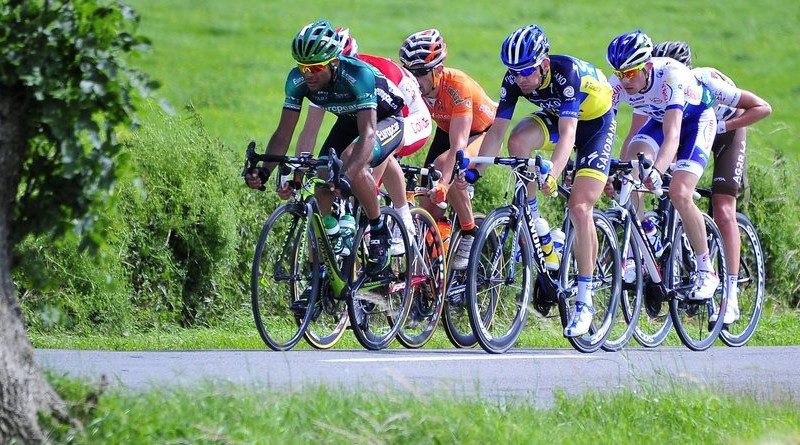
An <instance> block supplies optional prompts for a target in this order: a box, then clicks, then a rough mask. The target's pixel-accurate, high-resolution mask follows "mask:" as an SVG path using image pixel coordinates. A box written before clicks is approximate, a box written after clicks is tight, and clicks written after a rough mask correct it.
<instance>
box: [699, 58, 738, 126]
mask: <svg viewBox="0 0 800 445" xmlns="http://www.w3.org/2000/svg"><path fill="white" fill-rule="evenodd" d="M692 74H694V77H696V78H697V80H699V81H700V82H702V83H703V85H705V86H706V88H708V89H709V90H711V94H712V95H713V96H714V114H716V115H717V120H718V121H726V120H728V119H730V118H732V117H733V116H734V115H735V114H736V108H737V106H738V105H739V99H741V98H742V90H740V89H739V88H736V84H735V83H733V81H732V80H731V79H730V77H728V76H726V75H724V74H722V73H721V72H719V71H717V70H716V69H714V68H707V67H705V68H695V69H693V70H692Z"/></svg>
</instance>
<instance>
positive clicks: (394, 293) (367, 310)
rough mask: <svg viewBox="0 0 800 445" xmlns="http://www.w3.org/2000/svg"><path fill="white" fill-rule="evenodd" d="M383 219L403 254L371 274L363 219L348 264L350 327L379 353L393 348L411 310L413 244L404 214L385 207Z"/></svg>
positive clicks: (399, 254) (366, 232)
mask: <svg viewBox="0 0 800 445" xmlns="http://www.w3.org/2000/svg"><path fill="white" fill-rule="evenodd" d="M381 219H382V220H383V223H384V224H386V226H387V228H388V229H389V231H390V232H394V233H395V236H398V237H399V238H400V241H401V245H402V248H401V249H399V250H401V251H402V253H391V258H390V260H389V264H388V266H386V267H385V268H384V269H382V270H381V271H378V272H374V271H373V272H369V273H368V271H367V262H368V257H369V255H368V251H367V245H368V244H369V239H370V231H369V225H368V224H366V221H364V220H362V224H360V228H359V230H358V232H357V233H356V235H355V237H354V238H353V252H352V253H351V254H350V260H349V261H348V264H349V267H346V268H345V270H348V269H349V270H351V271H352V273H349V274H347V276H348V277H350V280H349V282H348V286H347V288H348V292H347V300H348V301H347V303H348V304H347V310H348V313H349V315H350V327H351V328H353V333H354V334H355V336H356V339H357V340H358V342H359V343H361V345H362V346H364V347H365V348H367V349H370V350H379V349H383V348H386V347H387V346H389V343H391V342H392V340H394V338H395V336H396V335H397V332H398V330H399V329H400V327H401V326H403V324H404V323H405V321H406V317H408V312H409V310H410V308H411V289H412V287H411V277H412V270H411V258H412V256H413V253H412V248H413V247H412V244H411V240H410V239H409V237H408V232H407V231H406V229H405V226H404V225H403V221H402V219H401V217H400V214H399V213H397V211H395V210H394V209H391V208H389V207H381Z"/></svg>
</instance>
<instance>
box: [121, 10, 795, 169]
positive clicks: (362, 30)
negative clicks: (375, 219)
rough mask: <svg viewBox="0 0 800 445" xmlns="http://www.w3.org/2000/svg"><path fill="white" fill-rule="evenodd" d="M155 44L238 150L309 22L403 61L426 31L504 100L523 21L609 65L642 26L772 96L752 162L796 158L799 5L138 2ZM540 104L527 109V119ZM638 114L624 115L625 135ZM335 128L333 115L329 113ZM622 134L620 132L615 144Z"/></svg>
mask: <svg viewBox="0 0 800 445" xmlns="http://www.w3.org/2000/svg"><path fill="white" fill-rule="evenodd" d="M131 3H132V5H133V6H134V7H135V8H136V9H137V10H138V12H139V13H140V14H141V15H142V26H141V31H142V32H143V33H144V34H145V35H147V36H150V37H151V38H152V39H153V51H152V52H151V53H149V54H147V55H145V56H144V57H142V58H141V60H139V61H138V62H137V63H138V65H140V66H141V67H142V68H143V69H145V70H146V71H147V72H149V73H151V74H152V75H153V76H154V77H155V78H157V79H160V80H161V81H162V82H163V88H162V90H161V94H162V95H163V96H165V97H166V98H167V99H169V100H170V101H171V103H172V104H173V105H174V106H175V107H176V108H181V107H183V106H186V105H188V104H191V105H192V106H193V107H194V108H195V109H197V110H198V111H199V113H200V115H201V116H202V117H203V120H204V122H205V124H206V125H207V127H208V129H209V131H210V132H211V134H213V135H216V136H218V137H219V138H220V139H221V140H222V141H223V142H224V143H225V145H226V148H227V149H230V150H234V151H235V152H237V153H238V152H240V151H241V150H242V148H243V147H244V145H245V144H246V143H247V141H248V140H249V139H250V138H255V139H256V140H258V141H260V143H261V145H263V143H264V141H266V139H267V138H268V137H269V135H270V134H271V132H272V130H273V129H274V127H275V125H276V124H277V119H278V116H279V114H280V108H281V104H282V101H283V85H284V82H285V79H286V74H287V72H288V70H289V69H290V68H291V67H292V66H293V63H294V62H293V60H292V58H291V53H290V50H289V44H290V42H291V39H292V37H293V36H294V34H295V33H296V32H297V31H298V30H299V29H300V28H301V27H302V26H303V25H304V24H306V23H308V22H310V21H313V20H315V19H317V18H327V19H329V20H331V21H332V22H333V23H334V24H335V25H341V26H347V27H350V29H351V32H352V33H353V35H354V36H355V37H356V38H357V39H358V42H359V48H360V50H361V51H362V52H365V53H370V54H378V55H385V56H389V57H393V58H396V55H397V50H398V48H399V45H400V43H401V42H402V40H403V39H404V38H405V37H406V36H407V35H408V34H410V33H412V32H415V31H418V30H421V29H425V28H428V27H437V28H439V29H440V30H441V31H442V33H443V35H444V36H445V39H446V40H447V42H448V49H449V56H448V60H447V62H446V63H447V65H449V66H453V67H457V68H460V69H463V70H464V71H466V72H468V73H469V74H471V75H472V76H473V77H475V79H476V80H478V82H479V83H480V84H481V85H482V86H483V87H484V89H486V91H487V92H489V94H490V95H492V96H496V94H497V91H498V89H499V84H500V80H501V79H500V76H501V75H502V73H503V67H502V65H501V63H500V61H499V57H498V52H499V46H500V44H501V43H502V41H503V39H504V38H505V36H506V35H507V34H508V33H509V32H511V31H512V30H513V29H515V28H516V27H518V26H521V25H524V24H527V23H531V22H533V23H537V24H539V25H540V26H542V27H543V28H544V30H545V31H546V32H547V34H548V36H549V38H550V41H551V48H552V52H553V53H556V54H558V53H565V54H570V55H574V56H576V57H580V58H583V59H585V60H587V61H589V62H591V63H594V64H595V65H597V66H598V67H600V68H603V69H607V68H608V67H607V63H606V61H605V52H606V47H607V45H608V42H609V41H610V39H611V38H612V37H613V36H615V35H617V34H619V33H622V32H626V31H630V30H632V29H635V28H641V29H643V30H645V31H646V32H648V33H649V35H650V36H651V37H652V38H653V39H654V41H656V42H658V41H662V40H679V39H682V40H687V41H688V42H690V43H691V45H692V48H693V50H694V54H695V56H694V59H695V64H696V65H697V66H714V67H717V68H718V69H720V70H721V71H723V72H725V73H726V74H728V75H729V76H730V77H731V78H732V79H734V80H735V81H736V82H737V84H738V85H739V86H740V87H742V88H745V89H750V90H752V91H754V92H756V93H757V94H759V95H761V96H762V97H764V98H765V99H767V100H768V101H769V102H770V103H771V105H772V107H773V110H774V113H773V115H772V116H771V117H770V118H769V119H768V120H766V121H764V122H762V123H759V124H757V125H755V126H754V127H753V128H752V131H751V133H750V143H749V145H750V147H752V150H751V153H752V157H753V158H754V159H759V162H766V161H767V160H768V158H770V157H772V152H771V150H769V149H770V148H778V149H781V150H784V151H785V152H786V153H791V154H792V155H793V157H795V159H797V158H798V157H800V155H798V153H800V144H799V143H798V141H797V136H798V129H797V124H796V123H797V122H798V121H800V108H798V107H797V105H796V104H797V101H798V99H799V98H800V84H798V83H797V81H796V80H795V78H794V75H795V73H796V72H797V71H798V69H800V46H798V45H796V44H795V43H796V42H797V41H800V30H798V28H797V26H796V24H797V23H798V20H800V4H794V3H791V2H774V1H764V0H760V1H748V0H736V1H728V2H699V3H692V4H678V3H670V2H666V3H665V2H653V1H645V2H641V3H638V4H637V6H636V7H635V8H634V7H632V6H630V5H628V6H623V4H622V3H617V2H611V4H608V3H597V2H591V1H585V0H581V1H575V2H566V3H564V2H561V3H558V4H555V3H542V2H530V1H524V0H514V1H508V2H502V4H501V5H498V4H497V3H490V2H487V1H478V2H441V1H435V2H430V1H420V0H412V1H406V2H403V3H402V4H395V3H386V2H377V1H354V0H345V1H338V2H327V1H318V0H310V1H303V2H302V3H297V2H292V1H288V0H275V1H269V2H264V1H261V0H238V1H226V2H219V1H214V0H195V1H191V2H189V1H185V0H133V1H132V2H131ZM533 109H534V108H533V107H529V106H527V105H524V104H522V105H521V106H520V107H519V110H518V112H517V116H516V118H517V119H519V118H520V117H521V116H524V115H525V114H527V113H528V112H529V111H533ZM629 115H630V111H629V110H628V109H627V108H624V109H622V110H621V112H620V123H621V125H620V128H621V129H622V130H621V133H622V132H624V131H626V130H625V129H627V126H628V124H627V122H629ZM328 121H329V122H328V124H330V123H331V121H332V119H328ZM623 136H624V134H621V135H620V137H619V138H618V141H617V145H619V143H620V140H621V139H622V137H623Z"/></svg>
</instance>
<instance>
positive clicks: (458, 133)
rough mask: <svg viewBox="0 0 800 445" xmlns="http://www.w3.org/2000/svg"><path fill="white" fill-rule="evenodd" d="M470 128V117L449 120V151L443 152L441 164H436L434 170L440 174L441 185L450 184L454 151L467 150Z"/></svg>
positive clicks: (454, 156)
mask: <svg viewBox="0 0 800 445" xmlns="http://www.w3.org/2000/svg"><path fill="white" fill-rule="evenodd" d="M470 128H472V115H471V114H470V115H465V116H457V117H454V118H452V119H451V120H450V133H449V136H450V150H447V151H446V152H444V155H443V156H440V158H439V159H442V161H441V162H437V163H436V168H437V169H438V170H439V171H441V172H442V179H441V181H440V183H441V184H450V177H451V176H452V173H453V166H454V165H455V163H456V151H458V150H463V149H465V148H467V144H469V130H470Z"/></svg>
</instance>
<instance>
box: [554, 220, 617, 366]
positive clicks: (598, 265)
mask: <svg viewBox="0 0 800 445" xmlns="http://www.w3.org/2000/svg"><path fill="white" fill-rule="evenodd" d="M593 217H594V224H595V231H596V233H597V247H598V248H597V257H596V258H595V263H594V272H593V276H592V289H591V292H592V303H593V305H594V309H595V314H594V320H593V321H592V326H591V327H590V328H589V332H588V333H586V334H584V335H582V336H580V337H568V340H569V342H570V344H571V345H572V346H573V347H574V348H575V349H576V350H578V351H580V352H586V353H588V352H594V351H597V350H598V349H600V347H602V346H603V343H604V342H605V341H606V338H607V337H608V335H609V334H610V333H611V328H612V327H613V326H614V318H615V315H616V312H617V304H618V302H619V294H620V287H621V283H622V277H621V273H622V268H621V267H620V259H619V247H618V243H617V231H616V230H615V229H614V227H613V226H612V224H611V222H610V221H609V220H608V218H606V217H605V216H604V215H603V214H602V213H601V212H599V211H597V210H595V211H594V216H593ZM575 236H576V232H575V229H574V227H573V229H572V230H570V231H569V234H567V239H566V241H565V242H564V253H563V258H562V260H561V271H560V274H559V275H560V277H561V286H562V287H563V288H564V290H565V291H567V293H568V295H577V277H578V263H577V261H576V259H575V257H574V254H573V250H574V248H575ZM566 303H568V304H559V309H560V310H561V311H562V314H564V315H566V314H567V313H568V312H566V311H571V310H572V302H571V301H568V302H566ZM568 318H569V317H566V316H562V317H561V320H562V324H563V325H564V326H566V323H567V321H568Z"/></svg>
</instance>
